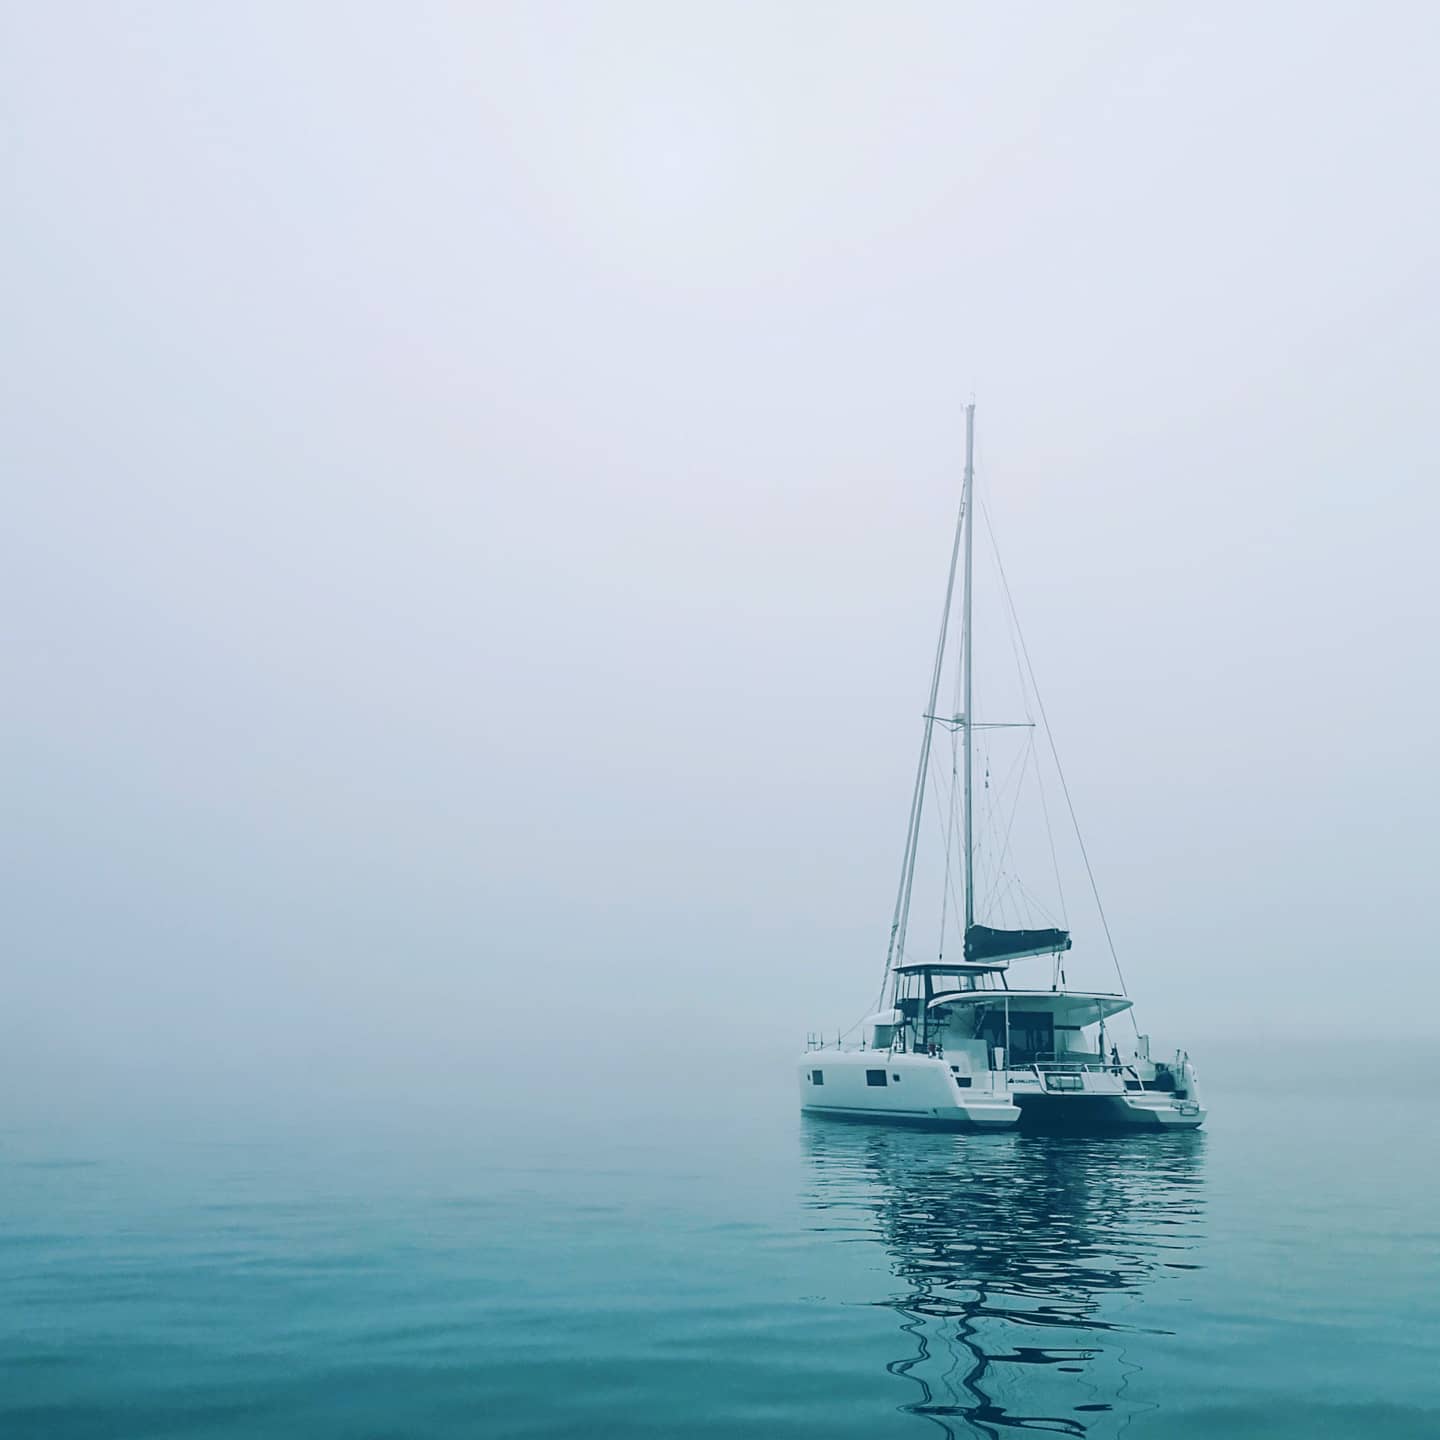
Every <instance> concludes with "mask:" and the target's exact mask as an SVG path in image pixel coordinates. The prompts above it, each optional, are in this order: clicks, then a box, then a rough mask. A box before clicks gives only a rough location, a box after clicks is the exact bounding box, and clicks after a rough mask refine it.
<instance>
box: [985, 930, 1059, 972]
mask: <svg viewBox="0 0 1440 1440" xmlns="http://www.w3.org/2000/svg"><path fill="white" fill-rule="evenodd" d="M1069 948H1070V932H1069V931H1068V930H992V929H991V928H990V927H989V926H988V925H972V926H971V927H970V928H969V929H968V930H967V931H966V932H965V958H966V959H967V960H969V961H971V962H972V963H980V962H984V961H987V960H1019V959H1020V958H1021V957H1022V956H1025V955H1054V954H1057V953H1058V952H1059V951H1061V950H1068V949H1069Z"/></svg>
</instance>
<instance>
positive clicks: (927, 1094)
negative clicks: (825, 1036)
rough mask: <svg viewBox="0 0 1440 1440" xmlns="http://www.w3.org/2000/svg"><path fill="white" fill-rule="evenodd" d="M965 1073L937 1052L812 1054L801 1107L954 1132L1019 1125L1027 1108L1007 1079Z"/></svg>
mask: <svg viewBox="0 0 1440 1440" xmlns="http://www.w3.org/2000/svg"><path fill="white" fill-rule="evenodd" d="M959 1069H960V1067H956V1066H954V1065H951V1064H949V1063H947V1062H946V1061H945V1060H943V1059H939V1058H936V1057H934V1056H930V1055H903V1054H891V1053H888V1052H887V1051H884V1050H811V1051H807V1052H806V1054H805V1055H804V1056H803V1057H802V1058H801V1060H800V1064H799V1067H798V1076H799V1082H800V1107H801V1109H802V1110H804V1111H805V1112H806V1113H807V1114H814V1115H831V1116H836V1117H841V1118H850V1119H872V1120H886V1121H891V1122H899V1123H907V1122H908V1123H911V1124H924V1125H932V1126H945V1127H947V1128H953V1129H964V1130H1004V1129H1009V1128H1011V1127H1013V1126H1014V1125H1015V1123H1016V1122H1017V1121H1018V1120H1019V1118H1020V1110H1019V1107H1018V1106H1016V1105H1015V1104H1014V1102H1013V1101H1012V1099H1011V1096H1010V1093H1009V1090H1008V1089H1007V1088H1006V1085H1005V1081H1004V1077H1003V1076H1001V1075H998V1074H996V1073H995V1072H994V1071H985V1072H982V1073H980V1074H968V1073H967V1074H961V1073H958V1072H959ZM817 1076H818V1077H819V1078H818V1079H817Z"/></svg>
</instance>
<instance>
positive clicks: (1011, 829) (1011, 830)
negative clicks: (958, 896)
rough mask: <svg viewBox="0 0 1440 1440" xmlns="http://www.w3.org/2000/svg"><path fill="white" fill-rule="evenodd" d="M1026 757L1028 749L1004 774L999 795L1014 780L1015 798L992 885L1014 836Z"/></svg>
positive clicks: (1022, 752)
mask: <svg viewBox="0 0 1440 1440" xmlns="http://www.w3.org/2000/svg"><path fill="white" fill-rule="evenodd" d="M1028 755H1029V751H1028V749H1026V750H1022V751H1021V752H1020V754H1019V755H1018V756H1017V757H1016V758H1015V759H1014V760H1012V761H1011V762H1010V770H1009V772H1008V773H1007V774H1006V776H1005V780H1004V782H1003V784H1002V786H1001V793H1002V794H1003V792H1004V789H1005V788H1006V787H1008V786H1009V784H1010V781H1011V780H1012V779H1014V780H1015V782H1016V783H1015V798H1014V799H1013V800H1012V801H1011V802H1010V819H1009V822H1008V823H1007V824H1006V826H1005V842H1004V844H1002V845H1001V847H1000V851H999V854H998V856H997V857H996V861H995V864H996V868H997V877H996V881H995V882H994V883H997V884H998V880H999V874H1003V872H1004V866H1005V861H1006V858H1007V857H1008V856H1009V854H1010V837H1011V835H1012V834H1014V831H1015V816H1016V815H1017V814H1018V813H1019V810H1020V797H1021V796H1022V795H1023V794H1024V793H1025V771H1026V768H1027V765H1024V764H1021V762H1024V761H1027V760H1028ZM1017 765H1020V767H1021V768H1020V774H1019V776H1018V778H1017V777H1016V775H1015V769H1016V766H1017ZM994 808H995V809H997V810H998V809H999V796H997V797H996V804H995V807H994ZM990 898H991V897H990V896H989V895H987V896H986V902H987V903H988V902H989V900H990Z"/></svg>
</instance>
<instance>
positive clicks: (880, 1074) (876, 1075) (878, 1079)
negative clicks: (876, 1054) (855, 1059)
mask: <svg viewBox="0 0 1440 1440" xmlns="http://www.w3.org/2000/svg"><path fill="white" fill-rule="evenodd" d="M865 1083H866V1084H867V1085H884V1084H887V1083H888V1082H887V1081H886V1079H885V1072H884V1071H883V1070H867V1071H866V1072H865Z"/></svg>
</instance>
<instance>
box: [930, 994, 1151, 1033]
mask: <svg viewBox="0 0 1440 1440" xmlns="http://www.w3.org/2000/svg"><path fill="white" fill-rule="evenodd" d="M1007 1001H1008V1002H1009V1005H1010V1009H1011V1010H1012V1011H1016V1010H1030V1011H1035V1010H1044V1011H1047V1012H1048V1013H1050V1014H1052V1015H1054V1016H1055V1018H1056V1019H1057V1020H1059V1019H1061V1018H1062V1017H1063V1018H1064V1019H1065V1020H1066V1021H1068V1023H1069V1024H1071V1025H1094V1024H1096V1023H1097V1022H1098V1021H1101V1020H1105V1019H1108V1018H1109V1017H1110V1016H1111V1015H1118V1014H1120V1012H1121V1011H1122V1010H1128V1009H1129V1008H1130V1006H1131V1004H1132V1003H1133V1002H1132V1001H1131V1000H1130V997H1129V996H1128V995H1109V994H1104V993H1102V992H1099V991H1091V990H951V991H949V992H947V993H946V994H944V995H937V996H936V997H935V998H934V999H933V1000H932V1001H931V1002H930V1004H929V1005H928V1006H927V1007H926V1008H927V1009H929V1010H936V1009H939V1008H940V1007H941V1006H946V1007H949V1006H957V1005H981V1006H989V1007H993V1008H994V1009H996V1010H999V1009H1001V1008H1002V1007H1003V1006H1004V1005H1005V1003H1006V1002H1007Z"/></svg>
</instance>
